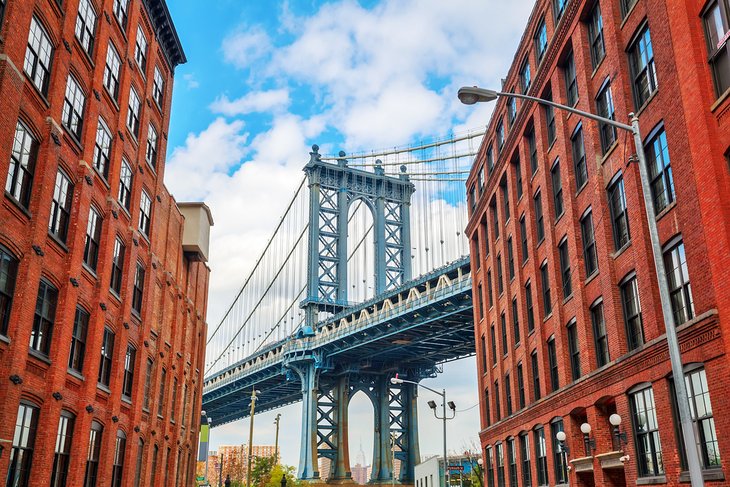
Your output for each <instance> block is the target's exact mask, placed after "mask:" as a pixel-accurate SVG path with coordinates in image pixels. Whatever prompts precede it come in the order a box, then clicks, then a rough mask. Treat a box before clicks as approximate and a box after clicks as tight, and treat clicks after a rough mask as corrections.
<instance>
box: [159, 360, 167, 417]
mask: <svg viewBox="0 0 730 487" xmlns="http://www.w3.org/2000/svg"><path fill="white" fill-rule="evenodd" d="M166 377H167V370H166V369H165V368H164V367H163V369H162V375H160V395H159V398H158V401H157V415H158V416H160V417H161V416H162V413H164V412H165V379H166Z"/></svg>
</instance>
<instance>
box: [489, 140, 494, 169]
mask: <svg viewBox="0 0 730 487" xmlns="http://www.w3.org/2000/svg"><path fill="white" fill-rule="evenodd" d="M492 171H494V151H493V150H492V146H491V145H490V146H489V148H488V149H487V172H488V174H490V175H491V174H492Z"/></svg>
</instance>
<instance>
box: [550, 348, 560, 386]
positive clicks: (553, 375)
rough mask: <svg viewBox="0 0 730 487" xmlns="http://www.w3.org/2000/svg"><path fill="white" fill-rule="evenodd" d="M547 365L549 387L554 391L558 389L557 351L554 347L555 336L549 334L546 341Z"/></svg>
mask: <svg viewBox="0 0 730 487" xmlns="http://www.w3.org/2000/svg"><path fill="white" fill-rule="evenodd" d="M547 349H548V366H549V367H550V389H551V390H552V391H553V392H555V391H557V390H558V389H560V379H559V377H558V353H557V351H556V349H555V337H554V336H551V337H550V338H548V341H547Z"/></svg>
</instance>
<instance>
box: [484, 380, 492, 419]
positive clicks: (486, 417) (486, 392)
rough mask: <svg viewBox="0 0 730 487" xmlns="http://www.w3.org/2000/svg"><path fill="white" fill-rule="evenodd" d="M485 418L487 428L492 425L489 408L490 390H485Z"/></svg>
mask: <svg viewBox="0 0 730 487" xmlns="http://www.w3.org/2000/svg"><path fill="white" fill-rule="evenodd" d="M484 418H485V419H486V421H487V426H491V425H492V415H491V408H490V407H489V388H488V387H487V388H486V389H484Z"/></svg>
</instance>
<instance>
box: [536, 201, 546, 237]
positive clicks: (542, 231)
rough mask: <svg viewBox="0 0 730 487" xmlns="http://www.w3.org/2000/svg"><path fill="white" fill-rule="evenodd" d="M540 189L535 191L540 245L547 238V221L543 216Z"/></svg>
mask: <svg viewBox="0 0 730 487" xmlns="http://www.w3.org/2000/svg"><path fill="white" fill-rule="evenodd" d="M541 196H542V195H541V194H540V191H539V190H538V191H537V193H535V226H536V229H537V243H538V245H539V244H540V242H542V241H543V240H544V239H545V222H544V221H543V216H542V198H541Z"/></svg>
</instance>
